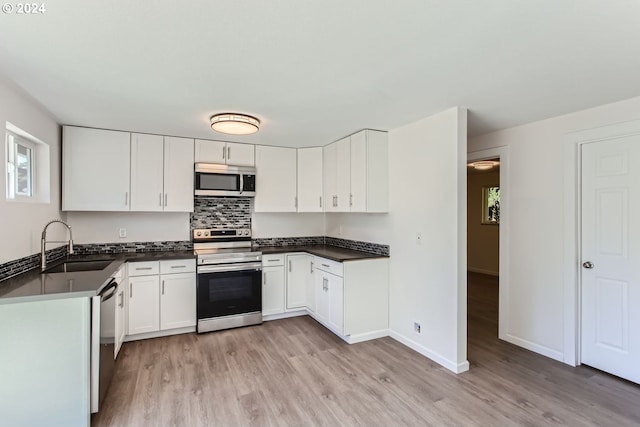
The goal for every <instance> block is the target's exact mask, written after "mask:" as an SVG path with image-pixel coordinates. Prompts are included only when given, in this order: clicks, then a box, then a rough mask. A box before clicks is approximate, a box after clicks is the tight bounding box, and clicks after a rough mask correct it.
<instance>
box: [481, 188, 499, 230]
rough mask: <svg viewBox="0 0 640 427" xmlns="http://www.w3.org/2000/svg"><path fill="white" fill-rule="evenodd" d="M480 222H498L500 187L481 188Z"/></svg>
mask: <svg viewBox="0 0 640 427" xmlns="http://www.w3.org/2000/svg"><path fill="white" fill-rule="evenodd" d="M482 223H483V224H500V187H498V186H495V187H483V188H482Z"/></svg>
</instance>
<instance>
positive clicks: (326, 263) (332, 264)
mask: <svg viewBox="0 0 640 427" xmlns="http://www.w3.org/2000/svg"><path fill="white" fill-rule="evenodd" d="M313 268H316V269H318V270H322V271H326V272H327V273H331V274H335V275H336V276H340V277H342V276H343V273H342V271H343V270H342V263H341V262H337V261H332V260H330V259H326V258H321V257H314V258H313Z"/></svg>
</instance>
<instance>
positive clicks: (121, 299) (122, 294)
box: [118, 291, 124, 308]
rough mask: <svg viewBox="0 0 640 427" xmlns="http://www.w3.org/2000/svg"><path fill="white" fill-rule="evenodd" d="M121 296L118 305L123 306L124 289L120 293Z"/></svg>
mask: <svg viewBox="0 0 640 427" xmlns="http://www.w3.org/2000/svg"><path fill="white" fill-rule="evenodd" d="M118 296H119V297H120V304H118V307H120V308H122V307H124V291H120V295H118Z"/></svg>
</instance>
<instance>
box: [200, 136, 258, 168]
mask: <svg viewBox="0 0 640 427" xmlns="http://www.w3.org/2000/svg"><path fill="white" fill-rule="evenodd" d="M195 161H196V163H216V164H221V165H224V164H227V165H233V166H255V164H256V163H255V146H254V145H253V144H239V143H235V142H224V141H210V140H207V139H196V146H195Z"/></svg>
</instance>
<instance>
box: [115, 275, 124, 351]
mask: <svg viewBox="0 0 640 427" xmlns="http://www.w3.org/2000/svg"><path fill="white" fill-rule="evenodd" d="M125 271H126V267H125V265H124V264H123V265H122V267H120V269H119V270H118V272H117V273H116V274H115V276H114V277H115V279H116V280H117V281H118V288H117V289H116V319H115V329H114V332H115V333H114V335H115V340H116V343H115V348H114V350H113V358H114V359H115V358H116V357H118V353H119V352H120V347H122V343H123V342H124V337H125V335H126V334H127V324H126V322H127V320H126V319H127V313H126V311H125V309H124V306H125V305H124V302H125V296H124V295H125V293H126V282H127V277H126V274H125Z"/></svg>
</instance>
